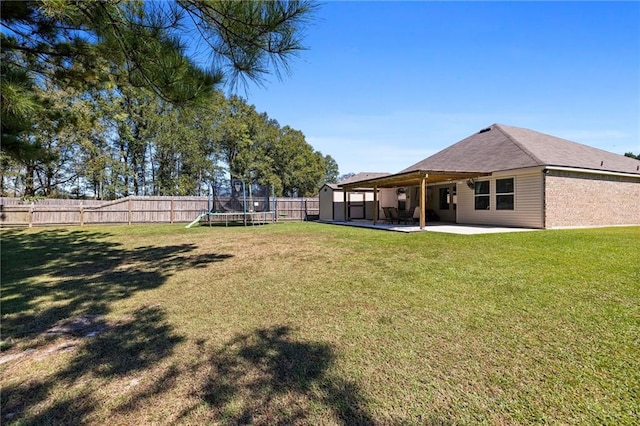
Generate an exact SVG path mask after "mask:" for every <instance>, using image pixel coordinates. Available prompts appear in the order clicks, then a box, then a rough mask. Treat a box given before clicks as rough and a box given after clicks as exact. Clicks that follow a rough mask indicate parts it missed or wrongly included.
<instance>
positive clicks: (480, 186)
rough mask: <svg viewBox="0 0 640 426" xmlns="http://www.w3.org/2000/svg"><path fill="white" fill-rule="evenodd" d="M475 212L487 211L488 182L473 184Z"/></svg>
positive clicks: (488, 204)
mask: <svg viewBox="0 0 640 426" xmlns="http://www.w3.org/2000/svg"><path fill="white" fill-rule="evenodd" d="M475 196H476V210H489V206H490V202H489V181H488V180H484V181H482V182H476V184H475Z"/></svg>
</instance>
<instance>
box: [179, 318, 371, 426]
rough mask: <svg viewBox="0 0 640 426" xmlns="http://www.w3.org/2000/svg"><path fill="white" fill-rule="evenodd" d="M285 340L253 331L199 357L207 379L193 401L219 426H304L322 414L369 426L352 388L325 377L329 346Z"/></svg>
mask: <svg viewBox="0 0 640 426" xmlns="http://www.w3.org/2000/svg"><path fill="white" fill-rule="evenodd" d="M291 334H292V332H291V329H290V328H288V327H284V326H281V327H272V328H266V329H258V330H255V331H254V332H253V333H250V334H243V335H240V336H238V337H236V338H235V339H233V340H231V341H229V342H228V343H227V344H225V345H224V346H223V347H222V348H221V349H219V350H217V351H216V352H215V353H214V354H212V355H208V356H205V357H204V358H205V359H206V361H205V366H204V367H205V368H206V370H207V371H208V372H209V374H208V375H207V377H206V380H205V382H204V383H203V384H202V387H201V389H199V391H198V394H197V395H194V396H196V397H197V398H198V400H200V401H203V402H204V403H205V404H206V405H207V406H208V407H209V408H210V409H211V410H212V414H213V416H214V419H215V421H216V422H219V421H221V422H222V423H223V424H254V425H289V424H300V423H303V424H304V423H308V422H309V421H312V420H314V418H315V420H317V419H318V416H319V415H322V416H326V415H327V414H328V415H330V416H332V417H333V419H332V422H338V423H342V424H345V425H371V424H375V421H374V420H373V419H372V417H371V416H370V414H369V413H368V412H367V410H366V408H365V401H364V400H363V398H362V396H361V393H360V391H359V389H358V386H357V385H356V384H354V383H351V382H348V381H345V380H343V379H341V378H339V377H337V376H335V375H334V374H333V373H331V372H330V367H331V366H332V364H333V362H334V359H335V355H334V352H333V350H332V349H331V346H329V345H327V344H325V343H317V342H300V341H296V340H294V339H293V338H292V336H291ZM202 345H204V343H203V344H202ZM202 350H203V351H204V349H202ZM189 414H190V413H189V410H186V411H185V412H183V413H182V415H181V417H182V418H185V417H188V416H189Z"/></svg>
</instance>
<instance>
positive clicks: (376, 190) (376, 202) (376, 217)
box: [365, 185, 378, 225]
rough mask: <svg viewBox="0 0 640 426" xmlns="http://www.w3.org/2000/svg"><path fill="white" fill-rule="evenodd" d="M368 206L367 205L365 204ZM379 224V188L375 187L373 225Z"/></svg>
mask: <svg viewBox="0 0 640 426" xmlns="http://www.w3.org/2000/svg"><path fill="white" fill-rule="evenodd" d="M365 205H366V203H365ZM377 222H378V187H377V186H376V185H374V186H373V224H374V225H375V224H376V223H377Z"/></svg>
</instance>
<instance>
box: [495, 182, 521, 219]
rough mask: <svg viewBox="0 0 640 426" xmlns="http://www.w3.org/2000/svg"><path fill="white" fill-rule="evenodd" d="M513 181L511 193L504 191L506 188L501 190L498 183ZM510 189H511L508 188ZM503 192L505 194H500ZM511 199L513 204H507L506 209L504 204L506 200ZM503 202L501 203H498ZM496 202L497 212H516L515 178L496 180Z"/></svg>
mask: <svg viewBox="0 0 640 426" xmlns="http://www.w3.org/2000/svg"><path fill="white" fill-rule="evenodd" d="M509 180H510V181H511V185H510V186H511V188H510V189H511V191H504V189H505V188H504V187H503V188H500V186H501V185H498V181H509ZM507 189H509V188H507ZM500 190H502V191H503V192H499V191H500ZM509 198H510V199H511V203H507V204H506V207H505V204H504V200H506V199H509ZM498 200H501V201H498ZM495 202H496V204H495V205H496V210H500V211H514V210H515V209H516V178H515V177H504V178H497V179H496V192H495Z"/></svg>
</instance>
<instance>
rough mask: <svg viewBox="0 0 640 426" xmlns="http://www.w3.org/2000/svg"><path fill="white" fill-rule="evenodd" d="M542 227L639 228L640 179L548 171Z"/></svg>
mask: <svg viewBox="0 0 640 426" xmlns="http://www.w3.org/2000/svg"><path fill="white" fill-rule="evenodd" d="M545 205H546V216H545V227H546V228H562V227H572V226H576V227H579V226H606V225H640V177H638V178H630V177H618V176H605V175H594V174H586V173H575V172H565V171H553V170H552V171H548V174H547V175H546V176H545Z"/></svg>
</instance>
